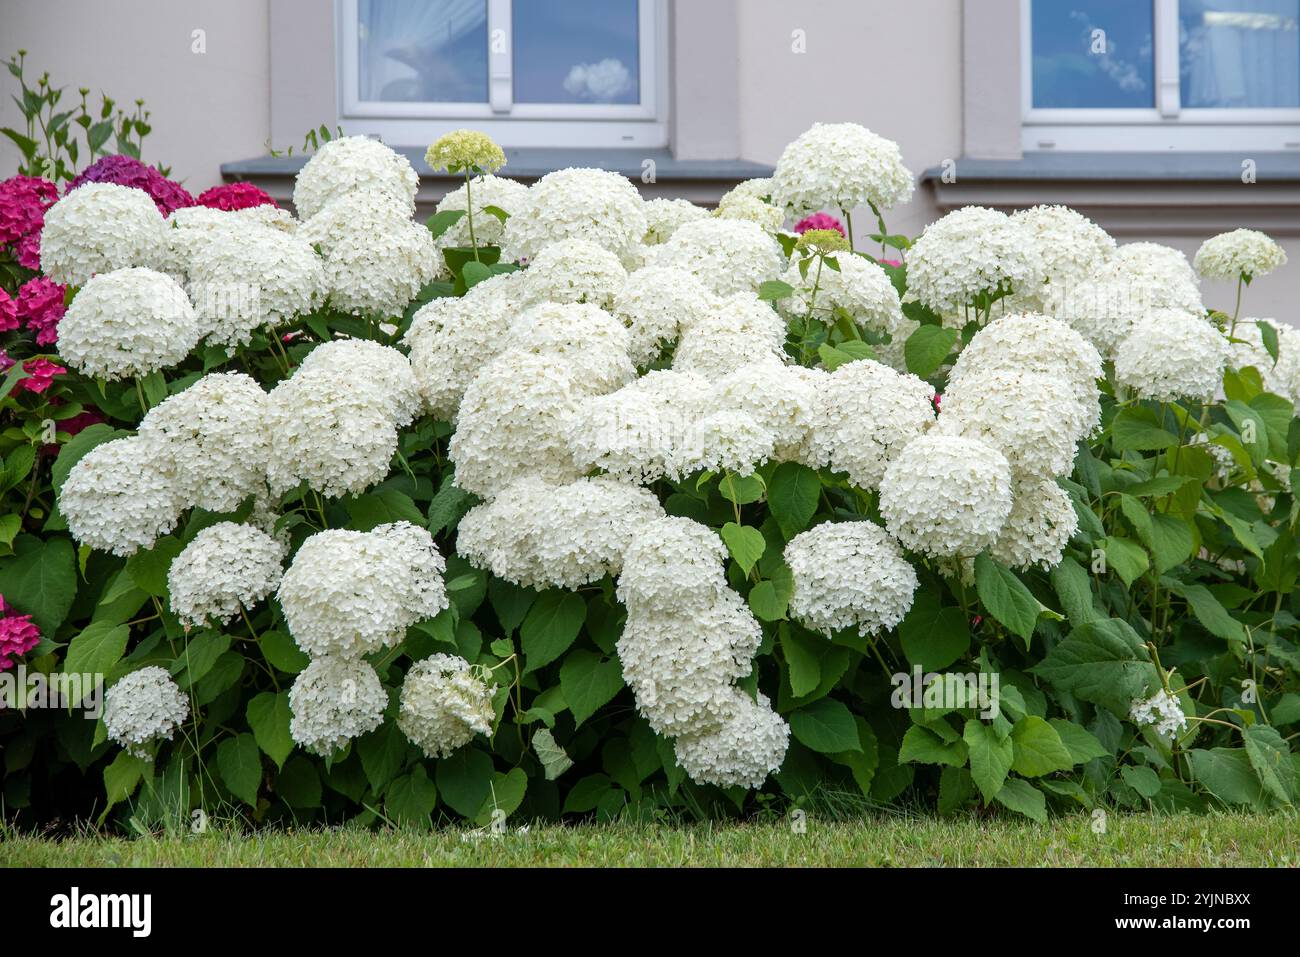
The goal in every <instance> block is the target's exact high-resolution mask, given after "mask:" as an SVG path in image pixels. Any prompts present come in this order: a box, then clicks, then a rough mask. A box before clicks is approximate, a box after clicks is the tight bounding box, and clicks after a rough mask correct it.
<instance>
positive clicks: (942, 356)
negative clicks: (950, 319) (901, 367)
mask: <svg viewBox="0 0 1300 957" xmlns="http://www.w3.org/2000/svg"><path fill="white" fill-rule="evenodd" d="M960 337H961V332H960V331H958V330H957V329H949V328H947V327H946V326H929V325H927V326H918V327H917V329H916V330H915V331H914V332H913V333H912V334H911V335H910V336H908V337H907V342H906V343H904V345H903V359H904V361H905V362H906V363H907V371H908V372H910V373H912V374H913V375H916V376H920V377H921V378H922V379H925V378H928V377H929V376H931V375H933V374H934V372H935V371H936V370H937V369H938V368H939V367H940V366H941V365H943V364H944V362H945V360H947V358H948V356H949V355H951V354H952V347H953V346H955V345H956V344H957V340H958V339H959V338H960Z"/></svg>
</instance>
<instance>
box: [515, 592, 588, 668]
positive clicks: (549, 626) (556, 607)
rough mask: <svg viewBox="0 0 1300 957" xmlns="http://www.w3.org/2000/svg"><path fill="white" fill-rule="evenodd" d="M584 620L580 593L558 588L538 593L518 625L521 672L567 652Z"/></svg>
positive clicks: (545, 663)
mask: <svg viewBox="0 0 1300 957" xmlns="http://www.w3.org/2000/svg"><path fill="white" fill-rule="evenodd" d="M586 620H587V603H586V602H584V601H583V600H582V596H580V595H575V594H574V593H573V592H565V591H559V590H558V589H551V590H550V591H545V592H542V594H541V595H539V596H538V597H537V600H536V601H534V602H533V606H532V607H531V608H530V609H528V614H527V615H525V616H524V621H523V624H522V625H520V626H519V641H520V644H521V646H522V647H523V652H524V662H525V667H524V671H525V672H530V671H536V670H537V669H538V668H541V667H542V666H543V665H548V664H550V663H551V662H552V661H554V660H555V659H557V658H559V657H560V655H562V654H564V653H565V652H566V651H568V650H569V646H570V645H572V644H573V642H574V639H576V638H577V637H578V632H579V631H581V630H582V623H583V622H584V621H586Z"/></svg>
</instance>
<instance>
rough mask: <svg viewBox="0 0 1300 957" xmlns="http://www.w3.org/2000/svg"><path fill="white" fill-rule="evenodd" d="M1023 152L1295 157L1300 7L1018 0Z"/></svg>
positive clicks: (1257, 1)
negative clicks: (1278, 153) (1289, 153)
mask: <svg viewBox="0 0 1300 957" xmlns="http://www.w3.org/2000/svg"><path fill="white" fill-rule="evenodd" d="M1021 3H1022V7H1023V12H1022V17H1023V22H1022V30H1021V36H1022V43H1023V44H1024V55H1023V82H1022V84H1021V85H1022V91H1023V95H1024V125H1023V146H1024V148H1025V149H1026V150H1043V149H1059V150H1084V151H1088V150H1136V151H1144V150H1165V149H1188V150H1211V151H1214V150H1223V149H1233V150H1245V149H1250V150H1261V151H1262V150H1291V149H1296V150H1300V0H1021Z"/></svg>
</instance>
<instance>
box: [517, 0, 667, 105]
mask: <svg viewBox="0 0 1300 957" xmlns="http://www.w3.org/2000/svg"><path fill="white" fill-rule="evenodd" d="M513 20H514V38H515V43H514V85H515V102H516V103H625V104H626V103H633V104H635V103H640V102H641V89H640V77H641V63H640V52H639V46H638V37H637V0H515V3H514V13H513Z"/></svg>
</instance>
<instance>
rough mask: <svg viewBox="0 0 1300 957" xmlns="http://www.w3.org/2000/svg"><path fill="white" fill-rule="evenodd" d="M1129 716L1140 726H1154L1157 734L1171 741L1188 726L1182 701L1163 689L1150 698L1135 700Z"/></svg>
mask: <svg viewBox="0 0 1300 957" xmlns="http://www.w3.org/2000/svg"><path fill="white" fill-rule="evenodd" d="M1128 716H1129V719H1130V720H1131V721H1132V722H1133V723H1134V724H1136V725H1137V726H1138V727H1148V726H1150V727H1154V728H1155V729H1156V734H1157V735H1159V736H1160V737H1162V738H1168V739H1169V740H1170V741H1172V740H1174V738H1176V737H1178V732H1179V731H1183V730H1185V729H1186V728H1187V715H1186V714H1185V713H1184V712H1183V705H1182V702H1180V701H1179V700H1178V698H1177V697H1176V696H1175V695H1173V694H1170V693H1169V692H1168V691H1165V690H1163V689H1162V690H1160V691H1157V692H1156V693H1155V694H1154V695H1152V696H1151V697H1150V698H1146V699H1139V700H1136V701H1134V702H1133V705H1132V707H1131V708H1130V709H1129V715H1128Z"/></svg>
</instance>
